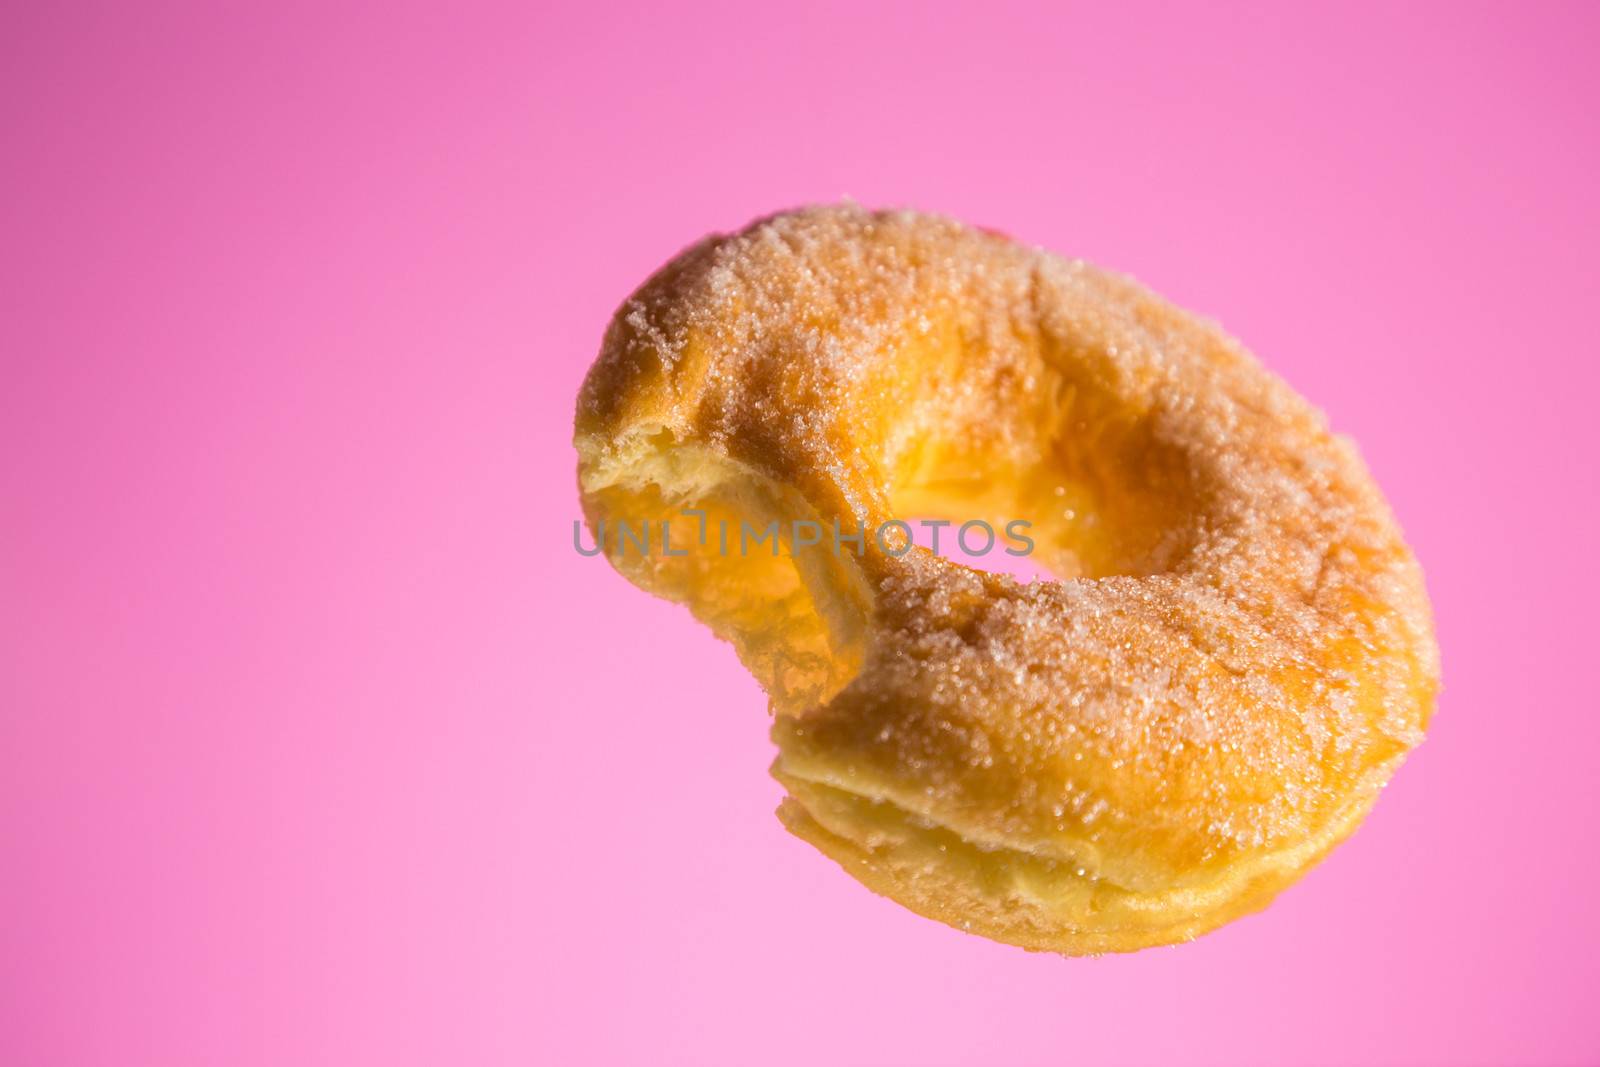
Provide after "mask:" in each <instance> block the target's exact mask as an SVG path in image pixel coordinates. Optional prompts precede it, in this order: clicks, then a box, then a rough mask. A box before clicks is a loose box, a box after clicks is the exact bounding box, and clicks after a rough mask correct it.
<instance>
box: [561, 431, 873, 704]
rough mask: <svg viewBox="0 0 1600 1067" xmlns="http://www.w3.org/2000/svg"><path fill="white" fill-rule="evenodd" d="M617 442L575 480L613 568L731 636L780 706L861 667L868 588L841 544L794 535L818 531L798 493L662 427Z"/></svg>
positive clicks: (817, 696) (827, 693) (816, 699)
mask: <svg viewBox="0 0 1600 1067" xmlns="http://www.w3.org/2000/svg"><path fill="white" fill-rule="evenodd" d="M581 448H582V445H581V444H580V449H581ZM624 451H625V452H627V453H628V454H627V455H626V456H625V457H624V458H623V459H621V460H618V461H612V462H610V463H604V464H596V465H595V469H596V473H595V474H593V475H591V476H590V477H589V478H588V479H587V483H588V484H586V485H585V492H586V496H587V501H588V507H587V511H588V518H589V524H590V530H591V533H592V534H593V535H594V537H595V539H596V541H598V542H600V543H602V544H603V545H604V547H605V550H606V552H607V553H608V554H609V555H610V558H611V561H612V563H613V564H614V565H615V566H616V567H617V569H618V570H619V571H621V572H622V573H623V574H624V575H626V576H627V577H628V578H629V579H630V580H631V581H633V582H635V583H637V584H638V585H640V586H642V587H644V588H646V589H648V590H650V591H651V592H653V593H655V594H656V595H658V596H662V597H665V598H667V599H670V600H675V601H677V602H679V603H682V604H684V605H685V606H687V607H688V608H689V610H690V611H691V612H693V614H694V615H695V617H696V618H698V619H700V620H701V621H702V622H704V623H705V624H706V625H708V626H710V627H711V629H712V630H713V631H714V632H715V633H716V634H717V635H718V636H719V637H722V638H723V639H724V640H727V641H729V642H731V643H732V644H733V646H734V649H735V651H736V652H737V653H738V655H739V658H740V660H741V661H742V662H743V663H744V665H745V667H746V668H747V669H748V670H749V671H750V672H751V673H752V674H753V675H755V676H756V678H757V680H758V681H760V682H761V684H762V686H763V688H765V689H766V691H767V693H768V695H769V696H770V697H771V699H772V702H773V705H774V706H775V707H776V708H777V709H778V710H780V711H791V710H792V711H798V710H803V709H804V708H807V707H812V706H816V705H819V704H822V703H825V702H826V701H828V700H829V699H831V698H832V697H833V696H834V694H836V693H837V692H839V690H841V689H843V688H844V687H845V686H846V685H847V684H848V683H849V682H850V681H851V680H852V679H853V678H854V677H855V676H856V675H857V674H859V673H860V670H861V666H862V662H863V660H864V656H865V646H866V616H867V613H868V611H869V602H870V594H869V592H868V590H867V587H866V584H865V581H864V579H863V578H862V576H861V575H860V573H859V572H858V571H857V569H856V566H855V565H854V563H853V562H852V560H853V558H854V557H853V556H852V553H851V550H850V548H849V546H845V547H844V549H843V550H842V551H839V552H834V551H832V548H831V541H830V540H829V539H828V538H827V537H826V536H824V539H823V541H822V542H821V543H819V544H810V545H807V544H798V545H797V544H796V537H795V534H796V530H797V529H799V530H800V537H801V538H802V540H803V539H805V538H806V537H807V535H808V533H809V532H810V531H809V528H807V527H804V526H803V525H801V526H797V523H799V524H803V523H805V522H812V523H816V524H817V529H818V530H819V531H820V530H821V529H822V524H821V523H820V522H819V521H818V520H817V517H816V514H815V511H814V509H812V508H811V507H810V506H809V505H808V504H807V503H806V502H805V500H804V498H803V497H801V496H800V495H799V494H798V493H797V492H796V491H794V490H793V489H791V488H788V487H785V486H781V485H779V484H778V483H776V482H775V481H773V480H772V479H769V478H766V477H764V476H762V475H761V474H759V473H757V472H755V471H753V470H751V469H749V468H747V467H744V466H742V465H740V464H738V463H735V462H733V461H731V460H729V459H728V458H727V457H725V456H722V455H719V454H716V453H713V452H711V451H710V450H708V449H704V448H699V447H696V446H682V445H678V444H677V443H676V442H675V440H674V439H673V437H672V435H671V434H669V433H667V432H665V431H661V432H658V433H656V434H653V435H651V437H650V439H649V440H648V441H647V442H645V443H644V446H643V447H635V448H632V449H629V450H624ZM601 481H609V483H610V484H606V485H603V486H601V485H597V484H596V483H597V482H601Z"/></svg>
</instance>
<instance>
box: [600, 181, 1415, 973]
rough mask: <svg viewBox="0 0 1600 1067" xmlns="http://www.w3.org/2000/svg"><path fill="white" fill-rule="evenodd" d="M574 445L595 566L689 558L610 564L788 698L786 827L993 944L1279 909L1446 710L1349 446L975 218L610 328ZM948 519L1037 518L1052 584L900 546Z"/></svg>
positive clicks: (921, 228)
mask: <svg viewBox="0 0 1600 1067" xmlns="http://www.w3.org/2000/svg"><path fill="white" fill-rule="evenodd" d="M575 443H576V446H577V450H578V455H579V481H580V489H581V494H582V503H583V509H584V514H585V517H586V520H587V522H588V524H589V530H590V532H591V535H593V536H598V537H600V538H601V540H602V541H605V542H609V541H611V540H612V537H611V535H610V534H607V533H605V530H606V527H607V526H610V527H611V528H612V529H613V530H615V529H617V528H618V527H624V526H629V525H630V524H631V527H632V528H633V529H634V530H635V531H637V529H638V528H640V527H641V526H645V525H646V524H649V525H650V526H653V527H654V528H655V529H656V530H657V531H658V534H662V533H664V534H665V535H666V537H665V539H666V540H667V541H668V544H666V545H662V544H661V543H660V542H661V541H662V539H663V538H662V537H661V536H658V537H657V538H656V545H655V550H654V551H650V552H640V551H631V550H630V551H618V550H617V548H616V546H615V545H614V544H613V545H608V554H609V556H610V558H611V560H612V562H613V564H614V565H615V566H617V567H618V569H620V570H621V571H622V572H623V573H624V574H625V575H626V576H627V577H628V578H629V579H630V580H632V581H633V582H635V583H637V584H638V585H640V586H642V587H643V588H645V589H648V590H650V591H651V592H654V593H657V594H659V595H662V596H665V597H669V598H671V599H673V600H676V601H680V602H682V603H684V604H686V605H687V606H688V607H689V608H690V610H691V611H692V612H693V613H694V614H695V615H696V616H697V617H698V618H699V619H701V620H702V621H704V622H705V623H707V624H708V625H709V626H710V627H711V628H712V630H714V631H715V632H716V633H717V634H718V635H720V636H722V637H724V638H726V639H728V640H729V641H731V642H732V643H733V645H734V647H735V649H736V650H737V651H738V653H739V656H740V657H741V659H742V661H743V662H744V664H745V665H746V666H747V667H748V668H749V670H750V671H751V672H753V673H754V674H755V676H756V677H757V678H758V679H759V680H760V682H761V683H762V685H763V686H764V687H765V688H766V690H767V692H768V694H769V696H770V698H771V702H772V710H773V712H774V713H775V718H774V724H773V727H772V736H773V739H774V740H775V741H776V743H777V747H778V756H777V760H776V762H775V764H774V765H773V774H774V776H775V777H776V778H777V779H778V781H779V782H781V783H782V785H783V787H784V788H785V790H786V791H787V796H786V798H785V799H784V800H783V803H782V805H781V806H780V808H779V816H780V818H781V819H782V821H783V823H784V825H785V826H787V827H788V828H789V829H790V830H791V831H793V832H794V833H795V834H797V835H799V836H800V837H802V838H804V839H805V840H807V841H809V842H811V843H812V844H813V845H815V846H816V847H817V848H819V849H821V850H822V851H823V852H824V853H826V854H827V855H829V856H831V857H832V858H833V859H835V860H836V861H838V862H839V864H840V865H841V866H843V868H844V869H845V870H846V871H848V872H849V873H850V874H851V875H853V876H855V877H856V878H857V879H859V880H860V881H862V882H863V883H865V884H866V885H867V886H868V887H870V888H872V889H873V890H876V891H877V892H879V893H882V894H884V895H886V896H888V897H891V898H893V899H894V900H896V901H899V902H900V903H901V904H903V905H905V906H906V907H908V908H911V909H912V910H914V911H917V912H920V913H921V914H923V915H927V916H930V917H932V918H935V919H939V920H941V921H943V922H946V923H949V924H950V925H952V926H955V927H958V928H961V929H964V930H970V931H972V932H974V933H979V934H982V935H984V936H986V937H990V938H993V939H995V940H998V941H1004V942H1009V943H1011V944H1016V945H1022V946H1025V947H1027V948H1031V949H1046V950H1051V951H1055V952H1061V953H1067V954H1074V955H1077V954H1089V953H1099V952H1120V951H1131V950H1134V949H1139V948H1143V947H1146V946H1149V945H1159V944H1167V943H1171V942H1177V941H1183V940H1187V939H1190V938H1193V937H1195V936H1196V935H1198V934H1201V933H1203V932H1205V931H1207V930H1210V929H1212V928H1214V927H1216V926H1218V925H1220V924H1222V923H1225V922H1227V921H1228V920H1230V919H1232V918H1235V917H1237V916H1239V915H1242V914H1245V913H1247V912H1250V911H1253V910H1256V909H1258V908H1261V907H1263V906H1264V905H1266V903H1267V902H1268V901H1270V900H1271V899H1272V897H1273V896H1274V895H1275V894H1276V893H1277V892H1278V891H1279V890H1281V889H1282V888H1284V887H1285V886H1286V885H1288V884H1289V883H1290V882H1292V881H1294V880H1295V879H1296V878H1298V877H1299V876H1300V875H1301V874H1302V873H1304V872H1305V871H1306V870H1307V869H1308V868H1309V867H1310V866H1312V865H1313V864H1314V863H1316V862H1317V861H1318V860H1319V859H1321V858H1322V856H1324V855H1325V854H1326V853H1327V852H1328V850H1329V849H1330V848H1332V847H1333V846H1334V845H1335V844H1337V843H1338V842H1339V841H1340V840H1341V839H1343V838H1344V837H1345V836H1346V835H1348V834H1349V833H1350V832H1351V831H1352V830H1354V829H1355V827H1356V825H1357V824H1358V823H1359V822H1360V821H1361V819H1362V817H1363V816H1364V815H1365V814H1366V812H1367V810H1368V809H1369V808H1370V807H1371V805H1372V803H1373V801H1374V800H1375V798H1376V797H1377V795H1378V792H1379V790H1380V789H1382V787H1383V785H1384V783H1385V782H1386V781H1387V780H1388V778H1389V776H1390V775H1391V774H1392V773H1393V772H1394V771H1395V769H1396V767H1397V766H1398V765H1399V764H1400V762H1401V760H1402V759H1403V758H1404V757H1405V754H1406V753H1407V751H1408V750H1410V749H1411V748H1412V747H1413V746H1414V745H1416V744H1417V743H1418V742H1419V741H1420V740H1421V738H1422V733H1423V729H1424V727H1425V726H1426V725H1427V722H1428V718H1429V716H1430V714H1431V712H1432V709H1433V704H1434V697H1435V693H1436V691H1437V689H1438V652H1437V648H1436V646H1435V643H1434V637H1433V629H1432V619H1431V616H1430V610H1429V606H1428V600H1427V595H1426V593H1425V591H1424V588H1423V582H1422V575H1421V572H1420V570H1419V569H1418V567H1417V564H1416V561H1415V560H1414V559H1413V557H1412V555H1411V552H1410V551H1409V550H1408V548H1407V547H1406V544H1405V542H1404V541H1403V540H1402V538H1401V534H1400V531H1399V529H1398V528H1397V526H1396V524H1395V521H1394V519H1393V518H1392V517H1391V515H1390V512H1389V509H1388V506H1387V505H1386V503H1385V502H1384V499H1383V497H1382V495H1381V494H1380V493H1379V491H1378V489H1377V487H1376V486H1375V485H1374V484H1373V481H1372V479H1371V477H1370V475H1369V474H1368V473H1367V471H1366V469H1365V467H1364V466H1363V464H1362V462H1361V460H1360V458H1359V457H1358V456H1357V453H1356V450H1355V448H1354V446H1353V445H1352V444H1351V443H1350V442H1349V441H1348V440H1346V439H1344V438H1341V437H1338V436H1335V435H1334V434H1332V433H1330V432H1329V430H1328V428H1327V426H1326V424H1325V422H1324V420H1323V418H1322V416H1321V415H1320V414H1319V413H1318V412H1317V411H1316V410H1315V409H1314V408H1312V407H1311V406H1310V405H1309V404H1307V403H1306V402H1305V401H1304V400H1302V399H1301V398H1300V397H1299V396H1297V395H1296V394H1295V393H1294V392H1293V391H1291V390H1290V389H1289V388H1288V387H1287V386H1286V385H1284V384H1283V383H1282V382H1281V381H1279V380H1278V379H1277V378H1275V377H1274V376H1273V375H1271V374H1270V373H1268V372H1267V371H1266V370H1264V369H1263V368H1262V367H1261V365H1260V364H1258V363H1257V362H1256V361H1255V359H1254V358H1252V357H1251V355H1250V354H1249V353H1248V352H1246V351H1245V350H1244V348H1243V347H1242V346H1240V345H1239V343H1238V342H1236V341H1234V340H1233V339H1231V338H1230V337H1228V336H1227V335H1226V334H1224V333H1223V332H1222V331H1221V330H1220V329H1219V328H1218V327H1217V326H1215V325H1214V324H1212V323H1210V322H1208V321H1206V320H1204V319H1201V318H1198V317H1196V316H1194V315H1192V314H1189V313H1187V312H1185V311H1182V310H1180V309H1178V308H1175V307H1173V306H1172V305H1170V304H1168V303H1166V302H1165V301H1163V300H1161V299H1160V298H1159V297H1157V296H1155V295H1154V294H1152V293H1150V292H1149V291H1147V290H1145V289H1144V288H1142V287H1140V286H1139V285H1137V284H1135V283H1134V282H1132V281H1129V280H1127V279H1125V278H1122V277H1118V276H1117V275H1114V274H1109V273H1106V272H1105V271H1102V270H1098V269H1096V268H1094V267H1091V266H1089V265H1087V264H1085V263H1081V262H1072V261H1064V260H1061V259H1058V258H1056V257H1055V256H1053V255H1050V254H1047V253H1045V252H1042V251H1039V250H1037V249H1033V248H1029V247H1026V246H1024V245H1022V244H1019V243H1016V242H1014V241H1012V240H1009V239H1007V238H1004V237H1001V236H998V235H995V234H992V233H989V232H986V231H980V230H977V229H972V228H968V227H966V226H963V225H960V224H958V223H956V222H952V221H950V220H948V219H944V218H940V217H936V216H931V215H922V214H913V213H907V212H883V213H880V212H868V211H865V210H862V209H860V208H858V207H855V206H853V205H842V206H829V207H820V208H808V209H804V210H798V211H792V212H786V213H783V214H779V215H774V216H772V217H770V218H767V219H764V220H761V221H759V222H757V223H755V224H753V225H751V226H750V227H749V228H748V229H746V230H744V231H743V232H741V233H738V234H735V235H731V236H716V237H711V238H708V239H706V240H704V241H701V242H700V243H699V244H697V245H694V246H693V247H691V248H689V249H688V250H686V251H685V252H683V253H682V254H681V255H679V256H678V257H677V258H676V259H674V260H672V262H670V263H668V264H667V265H666V266H665V267H663V268H662V269H661V270H660V271H659V272H658V273H657V274H656V275H655V276H653V277H652V278H650V279H649V280H648V281H647V282H646V283H645V284H644V286H643V287H642V288H641V289H639V291H638V292H636V293H635V294H634V295H633V296H632V297H631V298H630V299H629V300H628V301H627V302H626V303H625V304H623V306H622V307H621V309H620V310H619V311H618V312H617V314H616V317H615V318H614V319H613V321H612V323H611V325H610V328H609V330H608V331H607V333H606V336H605V340H604V343H603V347H602V349H601V352H600V356H599V359H598V360H597V361H596V363H595V364H594V367H593V368H592V369H591V370H590V372H589V375H588V378H587V380H586V381H585V382H584V385H583V389H582V392H581V395H580V397H579V402H578V411H577V425H576V438H575ZM920 516H944V517H948V518H952V519H955V520H958V521H966V520H973V519H984V520H986V521H989V522H992V523H994V524H995V525H996V526H998V525H999V524H1000V523H1002V522H1004V521H1005V520H1007V519H1009V518H1012V517H1020V518H1023V519H1026V520H1028V521H1030V522H1031V523H1032V525H1031V527H1030V528H1029V536H1030V538H1031V540H1032V541H1033V542H1034V544H1035V545H1036V549H1035V551H1036V554H1037V558H1038V559H1039V560H1040V561H1042V562H1043V563H1045V564H1046V565H1047V566H1048V567H1049V568H1050V569H1051V571H1052V572H1053V573H1054V574H1055V575H1057V576H1058V577H1059V580H1056V581H1043V582H1032V583H1023V582H1019V581H1017V580H1016V579H1014V578H1011V577H1008V576H1005V575H1002V574H991V573H986V572H980V571H977V570H973V569H971V568H969V567H967V566H964V565H962V564H960V563H957V562H953V561H951V560H949V559H946V558H944V557H941V556H939V555H936V554H934V553H933V552H931V551H929V550H928V549H927V548H926V547H924V546H921V545H910V546H908V545H907V543H906V542H905V540H904V538H903V534H902V533H901V532H899V531H900V528H899V527H895V526H892V525H890V526H889V527H888V528H889V529H890V530H891V532H890V533H889V534H888V536H887V537H884V536H881V531H882V530H883V529H884V528H885V524H886V523H889V521H890V520H895V519H902V520H903V519H906V518H908V517H920ZM802 521H803V522H804V523H807V524H815V528H818V529H824V530H827V531H829V537H827V538H824V539H823V540H822V542H821V543H820V544H817V545H812V544H810V543H809V541H810V539H809V538H806V539H802V538H800V537H798V536H796V535H794V534H793V533H792V532H789V531H792V530H794V529H798V528H799V527H798V526H797V525H796V524H797V523H800V522H802ZM774 523H775V524H777V525H776V527H774V526H772V524H774ZM746 527H747V528H749V529H754V530H758V531H766V530H770V529H773V528H776V529H778V530H779V531H782V532H781V533H780V536H781V538H782V539H783V542H784V545H783V547H784V550H783V551H779V552H775V551H769V550H768V546H767V545H766V544H765V543H758V544H757V546H756V547H755V548H754V549H753V550H752V549H748V548H746V550H744V551H740V550H739V547H740V546H729V545H728V544H727V539H728V535H727V531H728V530H730V529H741V528H746ZM807 528H808V529H809V528H811V527H810V526H808V527H807ZM708 531H709V533H708ZM835 531H839V532H842V534H843V540H842V541H841V540H836V539H835V538H834V533H835ZM861 531H865V536H860V537H859V540H857V539H856V538H855V537H852V536H851V535H852V534H858V533H859V532H861ZM830 542H831V543H830ZM777 544H778V539H776V538H775V539H773V541H772V545H771V547H772V549H773V550H776V548H777ZM623 547H624V548H627V549H631V548H632V547H633V546H630V545H624V546H623ZM662 684H663V685H673V686H676V687H686V686H690V685H692V684H693V683H692V680H690V679H688V678H680V679H674V680H672V681H670V682H666V681H664V682H663V683H662ZM691 703H692V702H691ZM684 728H685V729H690V730H696V731H698V730H711V729H717V728H718V725H717V724H716V723H715V722H712V721H710V719H707V720H705V721H696V722H692V723H691V722H686V723H685V726H684Z"/></svg>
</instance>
